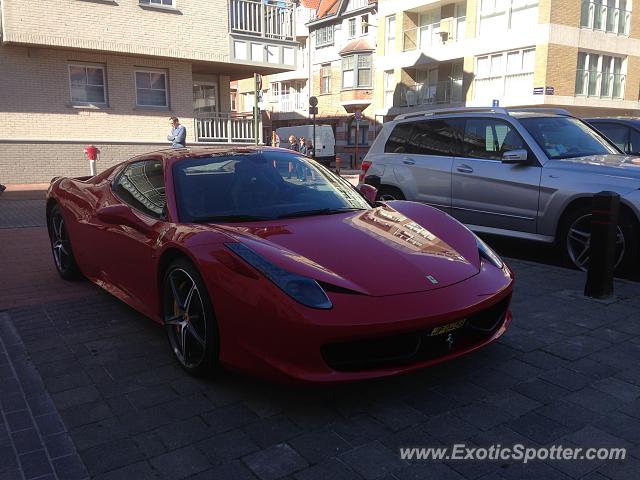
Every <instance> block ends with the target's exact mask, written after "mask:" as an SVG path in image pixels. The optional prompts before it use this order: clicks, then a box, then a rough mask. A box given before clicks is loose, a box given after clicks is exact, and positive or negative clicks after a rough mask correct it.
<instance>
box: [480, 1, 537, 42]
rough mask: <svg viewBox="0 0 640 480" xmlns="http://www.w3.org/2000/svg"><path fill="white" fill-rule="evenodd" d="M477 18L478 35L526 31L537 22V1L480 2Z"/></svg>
mask: <svg viewBox="0 0 640 480" xmlns="http://www.w3.org/2000/svg"><path fill="white" fill-rule="evenodd" d="M478 16H479V20H478V33H479V34H480V35H493V36H495V35H496V33H497V32H498V33H499V32H501V31H504V30H520V29H526V28H528V26H529V25H531V24H536V23H537V22H538V0H481V2H480V10H479V14H478Z"/></svg>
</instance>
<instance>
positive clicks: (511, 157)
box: [502, 148, 529, 163]
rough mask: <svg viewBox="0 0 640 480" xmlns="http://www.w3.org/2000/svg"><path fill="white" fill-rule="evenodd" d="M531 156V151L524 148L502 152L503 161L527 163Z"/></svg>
mask: <svg viewBox="0 0 640 480" xmlns="http://www.w3.org/2000/svg"><path fill="white" fill-rule="evenodd" d="M528 158H529V153H528V152H527V151H526V150H525V149H524V148H523V149H520V150H509V151H508V152H504V153H503V154H502V163H525V162H526V161H527V160H528Z"/></svg>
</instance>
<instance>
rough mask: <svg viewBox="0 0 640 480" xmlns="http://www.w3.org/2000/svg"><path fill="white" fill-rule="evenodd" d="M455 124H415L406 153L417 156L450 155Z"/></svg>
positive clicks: (447, 122) (436, 121) (441, 121)
mask: <svg viewBox="0 0 640 480" xmlns="http://www.w3.org/2000/svg"><path fill="white" fill-rule="evenodd" d="M456 123H457V121H456V120H423V121H421V122H415V123H414V126H413V132H412V134H411V138H410V139H409V141H408V142H407V147H406V152H407V153H415V154H419V155H439V156H450V155H452V151H451V149H452V146H453V145H454V144H455V140H454V135H455V127H456Z"/></svg>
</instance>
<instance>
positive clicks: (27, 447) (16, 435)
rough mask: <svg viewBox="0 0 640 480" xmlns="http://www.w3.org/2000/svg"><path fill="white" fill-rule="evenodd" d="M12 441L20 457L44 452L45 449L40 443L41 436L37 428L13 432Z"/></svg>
mask: <svg viewBox="0 0 640 480" xmlns="http://www.w3.org/2000/svg"><path fill="white" fill-rule="evenodd" d="M11 439H12V440H13V444H14V445H15V448H16V452H18V455H21V454H23V453H28V452H33V451H35V450H42V449H43V448H44V446H43V445H42V442H41V441H40V435H38V431H37V430H36V429H35V428H28V429H26V430H19V431H17V432H13V433H12V434H11Z"/></svg>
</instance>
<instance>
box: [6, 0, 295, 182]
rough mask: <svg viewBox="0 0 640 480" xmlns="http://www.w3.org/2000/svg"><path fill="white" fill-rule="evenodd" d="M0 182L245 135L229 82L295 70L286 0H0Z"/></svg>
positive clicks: (248, 121)
mask: <svg viewBox="0 0 640 480" xmlns="http://www.w3.org/2000/svg"><path fill="white" fill-rule="evenodd" d="M0 12H1V22H0V35H1V38H2V43H1V44H0V122H1V123H2V125H3V133H2V135H1V136H0V181H2V183H13V182H15V183H20V182H38V181H49V180H50V179H51V178H52V177H53V176H55V175H84V174H86V173H87V171H88V166H87V162H86V160H85V159H84V157H83V153H82V150H83V147H84V146H85V145H87V144H95V145H96V146H98V148H99V149H100V151H101V156H100V158H99V161H98V169H99V170H102V169H104V168H106V167H108V166H110V165H112V164H113V163H115V162H118V161H121V160H125V159H127V158H129V157H131V156H133V155H135V154H139V153H143V152H145V151H149V150H152V149H158V148H162V147H165V146H168V143H167V141H166V135H167V133H168V129H169V125H168V118H169V117H170V116H172V115H175V116H177V117H179V118H180V120H181V123H182V124H183V125H185V126H186V127H187V132H188V137H187V142H188V143H190V144H193V143H196V142H207V143H216V142H225V143H235V142H253V141H254V136H253V131H254V130H253V120H252V118H247V116H235V115H234V114H233V110H232V105H231V100H232V98H231V96H230V87H229V84H230V81H233V80H236V79H240V78H246V77H249V76H252V75H253V72H259V73H262V74H269V73H277V72H282V71H289V70H290V71H294V70H296V68H297V65H296V62H297V58H298V47H297V42H296V37H295V20H294V18H293V5H292V4H291V3H290V2H288V1H285V0H265V1H259V0H189V1H180V0H122V1H118V2H113V1H103V0H57V1H56V2H55V6H53V5H52V3H51V2H44V1H42V0H0Z"/></svg>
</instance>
